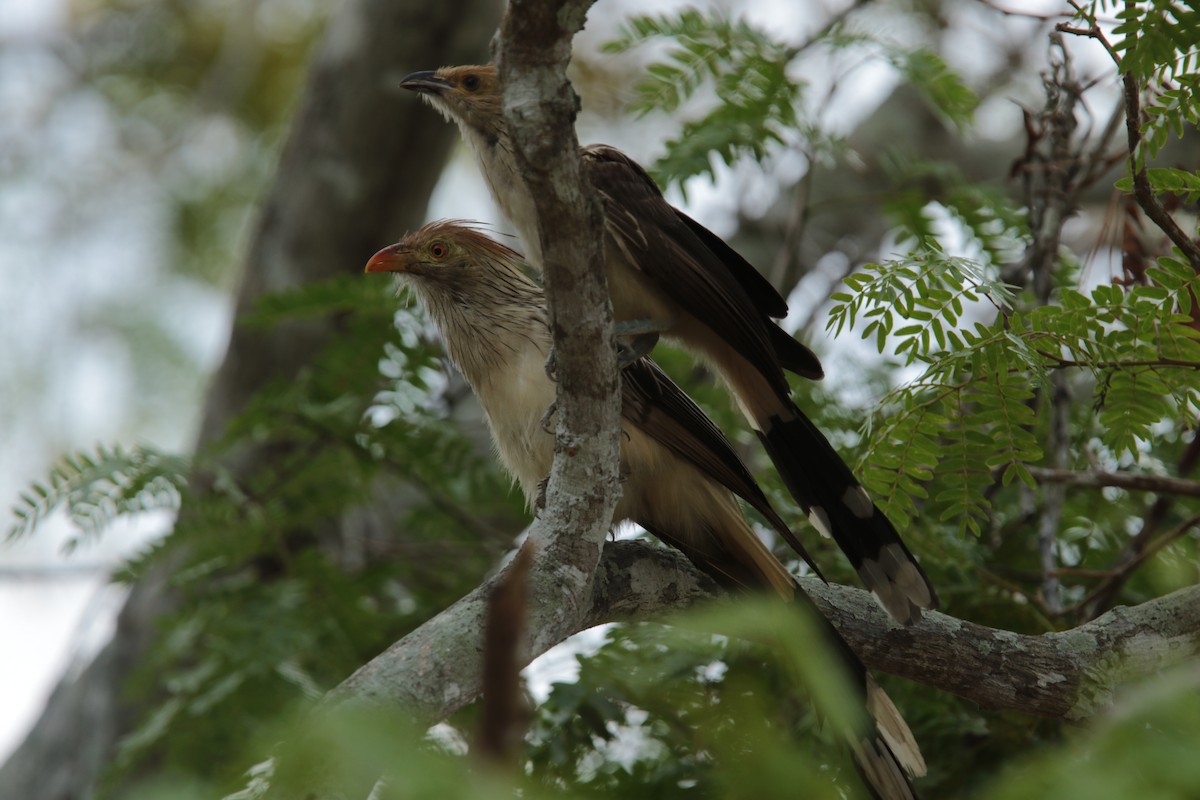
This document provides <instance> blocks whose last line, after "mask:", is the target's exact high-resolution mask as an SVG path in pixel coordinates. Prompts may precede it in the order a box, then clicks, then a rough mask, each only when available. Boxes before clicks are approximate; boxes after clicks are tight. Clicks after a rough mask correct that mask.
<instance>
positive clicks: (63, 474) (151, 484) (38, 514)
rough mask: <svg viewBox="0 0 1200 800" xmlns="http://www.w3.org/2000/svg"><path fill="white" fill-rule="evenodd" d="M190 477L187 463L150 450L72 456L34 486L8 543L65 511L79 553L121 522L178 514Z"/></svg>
mask: <svg viewBox="0 0 1200 800" xmlns="http://www.w3.org/2000/svg"><path fill="white" fill-rule="evenodd" d="M187 471H188V459H187V458H184V457H182V456H177V455H171V454H168V453H163V452H161V451H159V450H157V449H155V448H153V447H149V446H145V445H139V446H136V447H121V446H120V445H113V446H103V445H101V446H99V447H97V448H96V449H95V450H94V451H93V452H82V451H81V452H77V453H69V454H67V455H65V456H63V457H62V458H60V459H59V460H58V462H57V463H55V464H54V465H53V466H52V467H51V468H50V473H49V475H48V476H47V477H46V479H45V480H42V481H34V482H33V483H32V484H30V486H29V488H28V489H27V490H26V491H24V492H22V493H21V495H20V502H19V503H18V504H17V505H16V506H14V507H13V522H12V524H11V526H10V527H9V529H8V538H9V539H10V540H11V539H17V538H20V537H23V536H27V535H29V534H30V533H31V532H32V531H33V530H34V529H35V528H36V527H37V526H38V524H39V523H41V522H42V521H43V520H44V519H45V518H46V517H47V516H48V515H49V514H50V513H51V512H53V511H55V510H56V509H58V508H65V509H66V511H67V514H68V515H69V517H70V519H71V522H72V523H73V524H74V525H75V527H76V528H77V529H78V530H79V531H80V535H79V536H76V537H73V538H71V539H69V540H68V542H67V545H66V547H67V548H68V549H73V548H75V547H76V546H77V545H78V544H79V543H80V542H81V541H82V540H83V539H85V538H88V537H95V536H98V535H100V533H101V532H102V531H103V530H104V528H106V527H107V526H108V525H109V524H111V523H112V521H113V520H114V519H116V518H117V517H120V516H123V515H126V514H136V513H139V512H143V511H152V510H155V509H164V508H165V509H176V508H178V507H179V499H180V494H181V492H182V491H183V489H184V487H185V485H186V476H187Z"/></svg>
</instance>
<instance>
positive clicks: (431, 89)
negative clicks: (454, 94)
mask: <svg viewBox="0 0 1200 800" xmlns="http://www.w3.org/2000/svg"><path fill="white" fill-rule="evenodd" d="M400 88H401V89H408V90H409V91H413V92H418V93H420V94H441V93H442V92H444V91H446V90H447V89H449V88H450V82H449V81H444V80H442V79H441V78H439V77H437V73H436V72H431V71H429V70H425V71H424V72H414V73H412V74H411V75H406V76H405V77H404V80H402V81H400Z"/></svg>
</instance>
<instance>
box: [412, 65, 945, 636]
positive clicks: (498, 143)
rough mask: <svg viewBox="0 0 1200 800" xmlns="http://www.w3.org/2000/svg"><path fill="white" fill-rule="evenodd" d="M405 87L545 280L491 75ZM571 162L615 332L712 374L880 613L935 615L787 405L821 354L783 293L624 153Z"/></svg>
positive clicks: (882, 525)
mask: <svg viewBox="0 0 1200 800" xmlns="http://www.w3.org/2000/svg"><path fill="white" fill-rule="evenodd" d="M400 86H401V88H404V89H409V90H411V91H414V92H417V93H418V94H420V95H421V97H422V98H424V100H425V101H427V102H428V103H429V105H431V106H433V107H434V108H435V109H437V110H438V111H439V112H441V113H442V115H443V116H445V117H446V118H447V119H448V120H451V121H453V122H455V123H457V124H458V127H459V130H460V131H461V132H462V136H463V139H464V140H465V141H466V143H467V145H468V146H469V147H470V149H471V150H472V151H473V152H474V153H475V157H476V160H477V161H478V163H479V167H480V169H481V171H482V173H483V177H484V180H485V181H486V183H487V185H488V189H489V190H490V192H491V194H492V197H493V198H494V199H495V201H496V204H497V205H498V206H499V207H500V209H501V211H503V213H504V214H505V216H507V217H508V219H509V221H510V222H511V223H512V224H513V226H514V227H515V228H516V230H517V233H518V235H519V236H520V237H521V241H522V243H523V244H524V246H525V248H526V252H527V254H528V257H529V260H530V262H531V264H532V265H533V266H534V267H535V268H538V269H540V268H541V264H542V256H541V252H540V239H539V235H538V220H537V214H536V212H535V209H534V203H533V197H532V195H531V194H530V193H529V190H528V187H527V186H526V183H525V181H524V179H523V178H522V177H521V174H520V171H519V169H518V167H517V162H516V157H515V155H514V150H513V142H512V138H511V136H510V134H509V131H508V126H507V124H506V122H505V120H504V115H503V113H502V109H501V86H500V82H499V79H498V76H497V73H496V69H495V67H493V66H491V65H483V66H463V67H443V68H442V69H439V70H436V71H433V72H414V73H413V74H411V75H409V76H408V77H406V78H405V79H404V80H403V81H401V83H400ZM580 155H581V157H582V159H583V166H584V174H585V176H586V177H587V180H588V181H589V182H590V183H591V185H592V186H593V187H594V188H595V190H596V191H597V192H598V193H599V195H600V198H601V200H602V201H603V203H604V209H605V216H606V224H605V242H604V250H605V259H606V264H605V267H606V277H607V279H608V288H609V292H610V294H611V297H612V305H613V314H614V318H615V320H616V333H617V334H618V335H619V336H621V337H624V338H625V340H626V341H630V342H631V347H632V348H633V349H634V351H635V353H644V352H647V351H648V350H649V348H650V347H652V346H653V344H654V342H655V341H656V340H657V338H658V337H659V336H660V335H662V336H666V337H669V338H671V339H673V340H676V341H678V342H679V343H680V344H682V345H683V346H684V347H685V348H686V349H688V350H690V351H692V352H693V353H695V354H697V355H698V356H700V357H701V358H702V359H703V360H704V361H705V362H707V363H709V364H712V365H713V366H715V367H716V369H717V371H718V372H719V373H720V375H721V377H722V378H723V379H724V381H725V383H726V385H727V386H728V387H729V389H730V391H731V392H732V394H733V396H734V399H735V400H736V402H737V404H738V406H739V407H740V408H741V410H742V412H743V413H744V414H745V416H746V417H747V419H748V420H749V422H750V424H751V426H752V427H753V428H754V431H755V433H756V434H757V435H758V437H759V439H760V440H761V441H762V444H763V446H764V448H765V449H766V451H767V454H768V455H769V456H770V458H771V460H772V462H774V464H775V467H776V469H778V470H779V474H780V476H781V477H782V478H783V481H784V483H785V485H786V486H787V487H788V490H789V491H790V492H791V494H792V496H793V497H794V498H795V500H796V502H797V503H799V505H800V507H801V508H802V509H803V510H804V512H805V514H806V515H807V516H808V519H809V521H810V522H811V523H812V525H813V527H815V528H816V529H817V530H818V531H819V532H820V533H821V534H823V535H825V536H830V537H832V538H833V539H834V540H835V541H836V542H837V544H838V546H839V547H840V548H841V550H842V552H843V553H845V554H846V557H847V558H848V559H849V561H850V564H851V566H852V567H853V568H854V569H855V571H856V572H857V573H858V575H859V577H860V579H861V580H862V581H863V583H864V584H865V585H866V587H867V588H868V589H870V590H871V591H872V592H873V593H874V594H875V596H876V598H877V599H878V600H879V601H880V603H881V604H882V605H883V607H884V608H885V609H887V611H888V613H889V614H891V616H892V617H893V618H895V619H896V620H897V621H899V622H901V623H903V624H911V623H913V622H916V621H917V620H919V619H920V617H921V612H922V610H924V609H932V608H936V607H937V594H936V592H935V591H934V589H933V586H932V585H931V584H930V582H929V579H928V577H927V576H926V575H925V572H924V570H923V569H921V566H920V564H918V563H917V560H916V559H915V558H914V557H913V555H912V553H911V552H910V551H909V549H908V547H906V546H905V544H904V542H903V541H902V540H901V539H900V535H899V533H898V532H897V531H896V529H895V527H894V526H893V525H892V523H891V521H890V520H888V518H887V517H886V516H885V515H884V514H883V512H882V511H880V510H879V509H878V508H877V507H876V506H875V504H874V502H873V501H872V500H871V498H870V496H869V495H868V494H867V492H866V490H865V489H863V487H862V486H861V485H860V484H859V482H858V480H857V479H856V478H855V477H854V473H853V472H852V471H851V470H850V468H849V467H848V466H847V465H846V463H845V461H843V460H842V458H841V457H840V456H839V455H838V453H837V451H836V450H834V449H833V446H832V445H830V443H829V440H828V439H826V438H825V436H824V435H823V434H822V433H821V431H820V430H818V429H817V427H816V426H815V425H813V423H812V422H811V421H810V420H809V419H808V417H807V416H805V414H804V412H803V411H801V410H800V409H799V408H798V407H797V406H796V404H795V403H793V402H792V400H791V391H790V387H789V386H788V383H787V379H786V378H785V375H784V371H785V370H787V371H790V372H793V373H795V374H798V375H801V376H803V377H806V378H812V379H819V378H821V377H822V376H823V374H824V373H823V370H822V367H821V364H820V361H819V360H818V359H817V357H816V355H815V354H814V353H813V352H812V351H811V350H809V349H808V348H807V347H805V346H804V345H802V344H801V343H799V342H797V341H796V340H795V339H794V338H792V337H791V336H790V335H789V334H788V333H787V332H786V331H784V330H783V329H782V328H780V327H779V326H778V325H777V324H776V323H775V322H774V321H773V320H772V318H773V317H775V318H779V317H783V316H785V315H786V314H787V303H786V302H785V301H784V299H783V298H782V297H781V296H780V294H779V292H778V291H776V289H775V288H774V287H773V286H772V285H771V284H770V283H769V282H768V281H767V280H766V279H765V278H763V277H762V276H761V275H760V274H759V273H758V272H757V271H756V270H755V269H754V267H753V266H751V265H750V264H749V263H748V262H747V261H746V260H745V259H743V258H742V257H741V256H740V255H738V253H737V252H735V251H734V250H733V249H732V248H731V247H730V246H729V245H727V244H726V243H725V242H724V241H723V240H722V239H721V238H720V237H718V236H717V235H716V234H714V233H712V232H711V231H709V230H708V229H706V228H705V227H704V226H702V225H700V224H699V223H698V222H696V221H695V220H693V219H692V218H690V217H689V216H687V215H686V214H684V213H683V212H681V211H678V210H677V209H675V208H672V207H671V206H670V205H669V204H668V203H667V201H666V200H665V199H664V198H663V196H662V193H661V192H660V191H659V189H658V187H657V186H656V185H655V184H654V181H653V180H652V179H651V178H650V176H649V175H647V174H646V172H645V170H643V169H642V168H641V167H640V166H638V164H637V163H635V162H634V161H633V160H632V159H630V158H629V157H628V156H626V155H624V154H623V153H621V152H620V151H618V150H616V149H614V148H612V147H608V146H606V145H589V146H587V147H584V148H582V150H581V153H580Z"/></svg>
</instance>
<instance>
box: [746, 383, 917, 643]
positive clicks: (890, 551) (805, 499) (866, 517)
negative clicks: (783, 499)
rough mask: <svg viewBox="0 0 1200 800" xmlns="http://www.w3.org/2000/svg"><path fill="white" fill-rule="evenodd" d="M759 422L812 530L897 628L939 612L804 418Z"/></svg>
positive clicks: (791, 412) (912, 563) (906, 555)
mask: <svg viewBox="0 0 1200 800" xmlns="http://www.w3.org/2000/svg"><path fill="white" fill-rule="evenodd" d="M788 405H789V406H790V408H789V409H787V412H786V413H784V414H773V415H771V416H770V417H768V418H767V419H765V420H758V421H757V424H756V427H757V428H758V436H759V438H760V439H761V440H762V443H763V447H765V448H766V451H767V454H768V455H769V456H770V457H771V461H772V462H774V464H775V467H776V469H778V470H779V474H780V477H782V478H783V482H784V484H785V485H786V486H787V487H788V490H789V491H790V492H791V494H792V496H793V497H794V498H795V499H796V502H798V503H799V504H800V506H801V508H803V509H804V513H805V514H807V515H808V519H809V521H810V522H812V524H813V526H814V527H815V528H816V529H817V530H818V531H820V532H821V533H822V534H824V535H825V536H830V537H832V538H833V540H834V541H835V542H837V544H838V547H840V548H841V550H842V552H843V553H845V554H846V557H847V558H848V559H849V560H850V564H851V566H853V567H854V569H855V571H857V572H858V575H859V577H860V578H861V579H862V582H863V583H864V584H865V585H866V587H867V588H868V589H870V590H871V592H873V593H874V594H875V597H876V598H878V600H879V602H880V603H881V604H882V605H883V607H884V608H885V609H887V612H888V613H889V614H890V615H891V616H892V617H893V618H894V619H896V620H897V621H898V622H901V623H903V624H905V625H909V624H912V623H914V622H916V621H917V620H919V619H920V618H921V612H922V611H923V610H925V609H933V608H937V602H938V601H937V593H936V592H935V591H934V589H933V586H932V584H930V582H929V578H928V577H927V576H926V575H925V571H924V570H923V569H921V565H920V564H918V563H917V561H916V559H915V558H913V555H912V553H911V552H909V550H908V548H907V547H905V546H904V542H903V541H901V540H900V535H899V534H898V533H897V532H896V528H895V527H894V526H893V525H892V523H891V521H890V520H888V518H887V517H885V516H884V515H883V512H882V511H880V510H879V509H878V508H876V506H875V504H874V502H872V501H871V498H870V496H869V495H868V494H867V492H866V490H865V489H863V487H862V486H861V485H860V484H859V483H858V480H857V479H855V477H854V473H852V472H851V471H850V468H849V467H848V466H847V465H846V462H844V461H843V460H842V458H841V456H839V455H838V454H837V451H836V450H834V449H833V446H832V445H830V444H829V440H828V439H826V438H825V436H824V434H822V433H821V432H820V431H819V430H817V428H816V426H814V425H813V424H812V422H810V421H809V420H808V418H807V417H805V416H804V412H802V411H801V410H800V409H798V408H796V406H795V405H793V404H791V403H790V402H789V403H788Z"/></svg>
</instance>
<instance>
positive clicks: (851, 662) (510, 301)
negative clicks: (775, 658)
mask: <svg viewBox="0 0 1200 800" xmlns="http://www.w3.org/2000/svg"><path fill="white" fill-rule="evenodd" d="M522 267H523V264H522V259H521V257H520V256H519V255H518V254H517V253H516V252H515V251H513V250H511V249H509V248H508V247H505V246H504V245H502V244H500V243H499V242H497V241H495V240H494V239H491V238H490V237H488V236H486V235H484V234H483V233H481V232H480V231H479V230H477V229H476V228H475V227H472V226H471V225H469V224H464V223H461V222H435V223H431V224H429V225H426V226H425V227H423V228H421V229H420V230H418V231H416V232H414V233H412V234H409V235H408V236H406V237H405V238H404V239H402V240H401V241H400V242H398V243H397V244H394V245H392V246H390V247H386V248H384V249H383V250H380V251H379V252H378V253H376V254H375V255H374V256H372V258H371V259H370V261H369V262H368V263H367V267H366V271H367V272H372V273H375V272H388V273H394V274H396V275H398V276H399V279H400V282H401V284H403V285H406V286H408V287H411V288H412V289H413V291H414V292H415V294H416V296H417V297H418V299H419V300H420V301H421V303H422V304H423V305H424V307H425V308H426V310H427V311H428V312H429V317H430V319H431V320H432V322H433V324H434V326H435V327H436V328H437V330H438V332H439V333H440V335H441V338H442V340H443V342H444V343H445V348H446V352H447V355H448V356H449V358H450V361H451V362H453V364H454V365H455V366H456V367H457V368H458V370H459V371H460V372H461V373H462V376H463V378H464V379H465V380H466V381H467V383H468V384H469V385H470V386H471V388H472V390H473V391H474V392H475V395H476V396H477V397H478V398H479V403H480V405H481V406H482V408H483V411H484V415H485V417H486V419H487V424H488V427H489V429H490V431H491V434H492V439H493V441H494V443H495V446H496V452H497V453H498V455H499V457H500V460H501V462H502V463H503V464H504V466H505V468H506V469H507V470H508V471H509V472H510V473H511V474H512V475H513V477H514V478H515V479H516V481H517V483H518V484H519V485H520V487H521V489H522V491H523V492H524V494H525V497H526V500H527V501H528V502H529V503H530V505H534V504H535V502H536V498H537V496H538V494H539V490H540V485H541V483H542V481H543V479H544V478H545V477H546V476H547V475H548V474H549V472H550V467H551V462H552V459H553V455H554V441H553V437H552V436H551V435H549V434H548V433H547V432H546V431H545V430H544V426H543V424H542V416H543V412H544V410H545V409H546V408H547V407H548V406H549V405H550V404H551V403H552V402H553V401H554V399H555V385H554V383H553V382H552V381H551V380H550V378H549V377H547V375H546V372H545V369H544V364H545V360H546V357H547V355H548V353H549V352H550V347H551V334H550V326H549V322H548V317H547V312H546V307H545V299H544V296H543V292H542V288H541V287H540V286H539V285H538V284H537V283H536V282H534V280H532V279H531V278H530V277H529V275H528V274H527V273H526V271H525V270H524V269H523V268H522ZM621 377H622V394H621V398H622V409H621V421H622V427H623V428H624V431H625V434H626V435H625V436H623V437H622V439H621V451H620V460H621V464H620V467H621V474H622V476H623V482H622V493H621V499H620V501H619V503H618V505H617V508H616V511H615V512H614V515H613V524H616V523H619V522H621V521H625V520H628V521H631V522H635V523H637V524H638V525H640V526H642V527H643V528H645V529H646V530H647V531H649V532H650V533H651V534H653V535H654V536H656V537H657V538H658V539H660V540H661V541H663V542H665V543H666V544H668V545H670V546H672V547H675V548H677V549H679V550H680V551H682V552H683V553H684V555H686V556H687V557H688V558H689V559H690V560H691V561H692V563H694V564H695V565H696V566H697V567H698V568H699V569H700V570H702V571H704V572H705V573H707V574H708V575H710V576H712V577H713V579H714V580H716V581H717V582H718V583H719V584H721V585H723V586H725V587H728V588H730V589H733V590H738V591H743V592H755V591H768V592H773V593H775V594H777V595H779V596H781V597H784V598H786V599H788V600H793V601H796V602H797V603H800V604H802V605H803V606H805V607H806V609H807V610H808V611H809V613H811V614H814V615H816V619H818V620H819V621H820V623H821V624H822V630H823V631H824V633H825V636H826V638H827V639H828V641H829V642H830V644H831V646H832V647H833V649H834V650H835V652H836V653H837V654H838V656H839V657H840V659H841V663H842V664H843V665H844V666H845V668H846V670H847V671H848V672H849V674H850V675H851V676H852V678H853V681H854V686H855V687H856V688H857V689H858V690H859V691H860V692H861V697H862V701H863V704H864V706H865V708H866V709H867V710H868V713H869V716H870V717H871V722H870V723H867V722H864V725H863V727H862V729H860V730H852V731H845V732H844V733H845V735H846V737H847V740H848V742H849V745H850V749H851V752H852V754H853V755H854V758H855V762H856V764H857V765H858V767H859V769H860V772H861V773H862V774H863V776H864V778H865V780H866V782H867V784H868V785H869V786H870V787H871V789H872V791H873V792H874V793H875V794H876V796H878V797H882V798H887V800H904V799H905V798H912V797H913V794H912V788H911V785H910V783H909V781H908V777H907V775H908V774H924V770H925V765H924V761H923V759H922V757H921V754H920V748H919V747H918V746H917V743H916V741H915V740H914V739H913V737H912V733H911V732H910V731H909V729H908V726H907V724H905V722H904V720H903V718H902V717H901V716H900V713H899V711H898V710H897V709H896V707H895V706H894V705H893V704H892V702H891V700H890V699H889V698H888V696H887V694H886V693H884V691H883V690H882V689H881V688H880V687H879V686H878V684H876V683H875V681H874V680H873V679H872V678H871V676H870V675H869V674H868V673H867V671H866V669H865V668H864V667H863V665H862V662H861V661H860V660H859V659H858V657H857V656H856V655H855V654H854V653H853V651H852V650H850V648H849V646H848V645H847V644H846V642H845V640H843V639H842V637H841V636H840V635H839V634H838V633H837V631H836V630H835V629H834V628H833V627H832V626H831V625H830V624H829V623H828V622H827V621H825V619H824V617H822V616H821V615H820V613H819V612H818V611H817V610H816V608H815V607H813V605H812V603H811V601H810V600H809V599H808V596H807V595H805V594H804V592H803V590H802V589H801V588H800V587H799V585H798V584H797V583H796V581H795V580H794V579H793V577H792V575H791V574H790V573H789V572H788V570H787V568H786V567H785V566H784V565H783V564H782V563H781V562H780V561H779V560H778V559H777V558H776V557H775V556H774V554H772V553H771V551H770V550H769V549H768V548H767V547H766V546H765V545H764V544H763V543H762V541H761V540H760V539H759V538H758V536H757V535H756V534H755V532H754V530H753V528H752V527H751V526H750V524H749V523H748V522H747V520H746V518H745V517H744V516H743V514H742V512H741V509H740V507H739V506H738V503H737V497H741V498H742V499H743V500H745V501H746V502H747V503H748V504H749V505H750V506H751V507H753V508H754V509H756V510H757V511H758V512H759V513H760V514H762V516H763V518H764V519H766V520H767V521H768V523H769V524H770V525H771V526H772V528H774V530H775V531H776V532H777V533H778V534H779V535H780V536H781V537H782V538H784V539H785V540H787V541H788V542H789V543H791V544H792V546H793V547H795V548H796V550H797V552H798V553H799V554H800V555H801V556H802V557H803V558H804V559H805V560H806V561H808V563H809V564H810V565H812V561H811V559H809V557H808V554H807V553H806V552H804V549H803V546H802V545H801V544H800V542H799V541H798V540H797V539H796V537H795V536H793V535H792V532H791V531H790V530H789V529H788V528H787V525H786V524H785V523H784V522H783V520H782V519H781V518H780V517H779V515H778V514H777V513H776V512H775V511H774V509H773V508H772V507H771V505H770V503H769V502H768V501H767V499H766V497H764V496H763V494H762V491H761V490H760V489H759V487H758V485H757V484H756V483H755V481H754V479H753V477H752V476H751V475H750V473H749V471H748V470H747V469H746V467H745V466H744V465H743V464H742V462H741V460H740V459H739V458H738V457H737V455H736V453H735V452H734V450H733V447H732V445H730V443H729V441H728V440H727V439H726V438H725V437H724V435H723V434H722V433H721V432H720V431H719V430H718V429H717V427H716V426H715V425H713V423H712V422H711V421H710V420H709V419H708V418H707V417H706V416H705V414H704V413H703V412H702V411H701V410H700V408H699V407H697V406H696V404H695V403H693V402H692V401H691V399H690V398H689V397H688V396H687V395H686V394H685V393H684V392H683V391H682V390H681V389H680V388H679V387H678V386H676V385H675V384H674V383H672V382H671V380H670V379H669V378H668V377H667V376H666V375H665V374H664V373H662V372H661V370H659V369H658V367H657V366H656V365H655V364H654V363H653V362H652V361H651V360H650V359H648V358H642V359H640V360H638V361H636V362H634V363H633V364H631V365H630V366H629V367H627V368H626V369H625V370H623V371H622V374H621ZM812 566H813V569H814V571H815V570H816V567H815V565H812ZM817 574H818V575H819V574H820V573H819V572H818V573H817ZM864 719H865V718H864Z"/></svg>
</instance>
